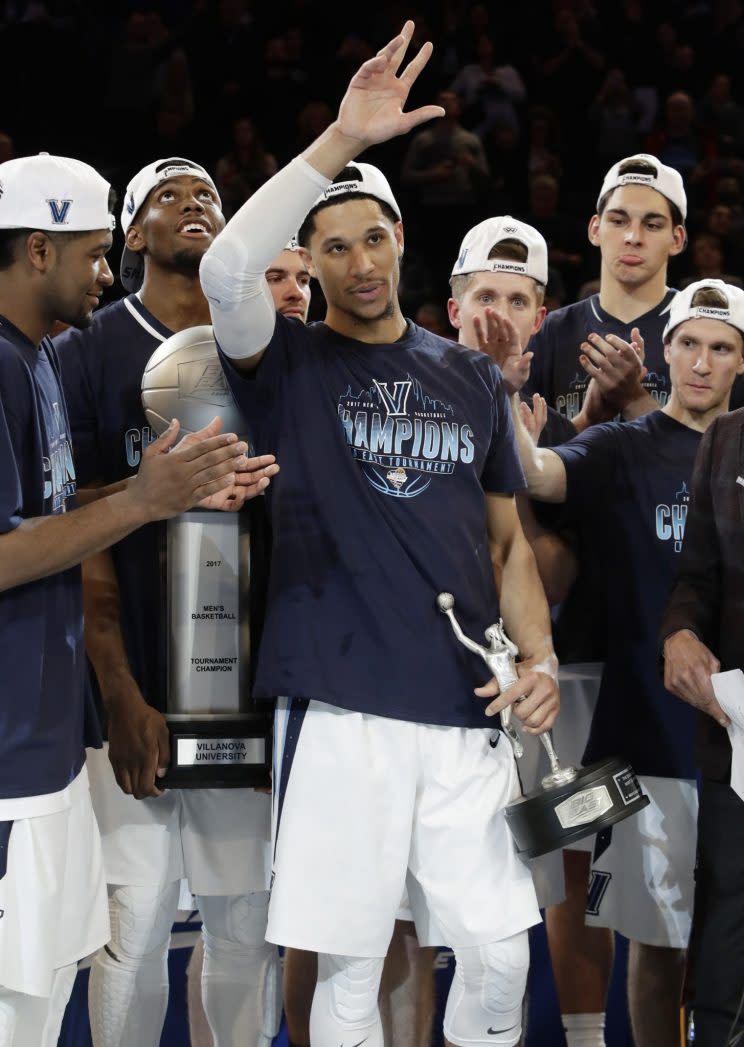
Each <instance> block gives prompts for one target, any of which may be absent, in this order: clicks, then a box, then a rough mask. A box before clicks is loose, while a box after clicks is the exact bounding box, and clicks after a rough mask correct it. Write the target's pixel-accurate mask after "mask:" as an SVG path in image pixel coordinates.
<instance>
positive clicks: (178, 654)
mask: <svg viewBox="0 0 744 1047" xmlns="http://www.w3.org/2000/svg"><path fill="white" fill-rule="evenodd" d="M142 403H143V406H144V409H145V414H146V415H147V418H148V421H149V422H150V424H151V425H152V427H153V429H155V430H156V431H157V432H162V431H163V429H164V428H166V427H167V425H168V423H169V421H170V418H172V417H176V418H178V419H179V421H180V422H181V426H182V429H183V430H184V431H185V432H195V431H196V430H198V429H200V428H202V427H203V426H204V425H206V424H207V423H208V422H209V421H211V419H212V418H213V417H214V416H215V415H216V414H218V415H219V416H220V417H221V418H222V423H223V430H224V429H232V430H234V431H238V432H239V431H240V430H241V429H243V428H244V427H245V422H244V419H243V418H242V416H241V415H240V412H239V411H238V409H237V407H236V406H235V404H234V402H233V399H232V395H231V393H230V391H229V389H228V388H227V385H226V383H225V379H224V376H223V374H222V369H221V368H220V367H219V361H218V359H217V354H216V348H215V343H214V338H213V336H212V329H211V327H208V326H203V327H194V328H191V329H189V330H186V331H181V332H180V333H178V334H175V335H173V336H172V337H171V338H168V339H166V341H164V342H163V344H162V345H161V346H160V347H159V348H158V349H157V351H156V352H155V353H154V354H153V355H152V357H151V358H150V360H149V361H148V364H147V367H146V369H145V373H144V376H143V379H142ZM248 519H249V517H248V513H247V511H245V510H242V511H241V512H238V513H227V512H220V511H215V510H210V509H192V510H190V511H189V512H186V513H182V514H181V515H180V516H178V517H176V518H175V519H173V520H169V521H168V524H167V542H166V547H167V571H166V574H167V618H168V628H167V630H166V632H167V635H168V652H167V667H168V671H167V685H166V686H167V702H166V705H167V713H166V719H167V720H168V726H169V729H170V733H171V763H170V767H169V769H168V773H167V775H166V777H165V778H164V779H163V782H164V784H165V785H169V786H172V787H180V788H183V787H198V788H204V787H208V786H216V785H220V786H227V785H234V786H246V785H268V784H269V767H270V744H269V736H270V732H271V720H270V717H269V716H268V714H264V713H259V712H256V710H255V709H254V707H253V703H252V701H251V699H250V679H249V672H250V632H249V626H248V596H249V576H250V528H249V523H248Z"/></svg>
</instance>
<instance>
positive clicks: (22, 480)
mask: <svg viewBox="0 0 744 1047" xmlns="http://www.w3.org/2000/svg"><path fill="white" fill-rule="evenodd" d="M69 434H70V427H69V422H68V419H67V412H66V410H65V401H64V397H63V395H62V389H61V387H60V383H59V380H58V369H57V359H56V355H55V352H54V348H53V347H52V344H51V342H50V341H49V340H48V339H44V340H43V341H42V343H41V345H39V346H38V347H37V346H35V345H33V344H32V343H31V342H30V341H29V340H28V339H27V338H26V336H25V335H23V334H22V333H21V332H20V331H19V330H18V329H17V328H16V327H14V326H13V325H12V324H11V323H10V322H9V321H8V320H6V319H5V318H4V317H0V477H2V481H1V482H0V498H1V499H2V502H1V503H0V533H2V534H8V533H9V532H11V531H13V530H14V529H15V528H16V527H18V526H19V525H20V524H21V523H22V521H23V520H28V519H32V518H35V517H41V516H52V515H57V514H59V513H64V512H67V511H68V510H69V509H72V508H73V506H74V495H75V469H74V466H73V459H72V449H71V446H70V436H69ZM0 635H2V644H1V645H0V689H1V690H0V694H1V695H2V698H1V700H0V799H13V798H17V797H24V796H41V795H43V794H45V793H55V792H59V791H60V790H62V789H64V788H66V787H67V786H68V785H69V784H70V782H71V781H73V779H74V778H75V777H76V775H77V774H78V773H79V772H80V770H81V768H82V766H83V763H84V761H85V745H86V744H87V745H100V733H99V731H98V729H97V721H96V717H95V711H94V709H93V707H92V705H91V698H90V690H89V687H88V679H87V664H86V659H85V646H84V640H83V605H82V592H81V583H80V568H79V567H73V568H70V569H68V570H66V571H60V572H58V573H57V574H52V575H49V576H48V577H46V578H40V579H38V580H37V581H34V582H27V583H26V584H24V585H18V586H15V587H14V588H12V589H7V590H5V591H4V592H2V593H0Z"/></svg>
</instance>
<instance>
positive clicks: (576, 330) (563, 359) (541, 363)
mask: <svg viewBox="0 0 744 1047" xmlns="http://www.w3.org/2000/svg"><path fill="white" fill-rule="evenodd" d="M675 294H676V291H671V290H670V291H667V293H666V295H665V296H664V298H663V299H662V301H661V302H660V303H659V305H657V306H655V307H654V308H653V309H650V310H649V311H648V312H647V313H644V315H643V316H639V317H638V318H637V319H635V320H633V321H632V322H631V323H625V322H624V321H623V320H618V319H617V317H615V316H611V315H610V314H609V313H607V312H605V310H604V309H603V308H602V306H601V305H600V304H599V295H598V294H593V295H591V297H589V298H584V299H582V300H581V301H579V302H574V303H572V304H571V305H566V306H563V308H562V309H554V310H553V312H551V313H548V315H547V316H546V317H545V322H544V323H543V325H542V327H541V328H540V330H539V331H538V332H537V334H533V336H532V338H531V339H530V342H529V346H528V348H529V349H530V350H532V351H533V352H534V354H535V355H534V357H533V360H532V367H531V370H530V380H529V382H528V390H529V391H530V392H535V393H540V395H541V396H544V397H545V399H546V400H547V402H548V404H549V405H550V406H551V407H554V408H555V409H556V411H558V412H559V413H560V414H563V415H565V416H566V418H569V419H570V418H574V417H575V416H576V415H577V414H578V413H579V411H580V410H581V406H582V404H583V403H584V397H585V395H586V387H587V385H588V384H589V376H588V375H587V373H586V371H585V370H584V368H583V367H582V366H581V364H580V363H579V354H580V352H581V343H582V342H585V341H586V338H587V335H589V334H598V335H600V337H602V338H606V337H607V335H608V334H614V335H617V336H618V337H620V338H623V339H624V340H625V341H626V342H627V341H630V332H631V331H632V329H633V328H634V327H637V328H638V329H639V331H640V332H641V335H642V337H643V340H644V344H645V364H646V367H647V368H648V374H647V375H646V377H645V378H644V379H643V385H644V388H645V389H646V390H647V391H648V392H649V393H650V394H651V395H652V396H653V397H654V399H655V400H657V401H658V403H659V407H663V406H664V404H665V403H666V402H667V400H668V399H669V393H670V390H671V387H670V384H669V367H668V366H667V363H666V361H665V360H664V346H663V342H662V334H663V332H664V328H665V326H666V323H667V320H668V319H669V314H668V313H667V312H666V309H667V308H668V306H669V303H670V302H671V300H672V298H673V297H674V295H675Z"/></svg>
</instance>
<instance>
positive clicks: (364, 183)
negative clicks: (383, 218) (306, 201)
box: [310, 164, 400, 219]
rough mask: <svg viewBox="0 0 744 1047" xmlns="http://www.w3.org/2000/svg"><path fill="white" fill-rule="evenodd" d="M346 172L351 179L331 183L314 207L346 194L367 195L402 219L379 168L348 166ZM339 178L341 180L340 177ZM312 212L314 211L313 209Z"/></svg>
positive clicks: (367, 165)
mask: <svg viewBox="0 0 744 1047" xmlns="http://www.w3.org/2000/svg"><path fill="white" fill-rule="evenodd" d="M344 171H348V172H349V177H348V178H347V179H343V180H342V181H339V182H331V184H330V185H329V186H328V187H327V188H326V189H324V190H323V192H322V193H321V194H320V196H319V197H318V199H317V200H316V201H315V203H314V204H313V207H317V206H318V204H323V203H326V202H327V201H329V200H333V199H334V197H336V196H343V195H344V194H345V193H366V194H367V195H368V196H374V198H375V199H376V200H382V201H383V202H384V203H386V204H387V205H388V207H391V208H392V209H393V211H394V212H395V214H396V216H397V217H398V219H400V208H399V207H398V204H397V202H396V199H395V197H394V196H393V190H392V189H391V188H390V183H389V182H388V180H387V178H386V177H385V175H384V174H383V173H382V171H381V170H380V169H379V168H378V167H373V166H372V164H347V165H346V167H345V168H344ZM359 175H361V178H360V177H359ZM338 177H339V178H340V175H339V176H338ZM310 210H311V211H312V207H311V208H310Z"/></svg>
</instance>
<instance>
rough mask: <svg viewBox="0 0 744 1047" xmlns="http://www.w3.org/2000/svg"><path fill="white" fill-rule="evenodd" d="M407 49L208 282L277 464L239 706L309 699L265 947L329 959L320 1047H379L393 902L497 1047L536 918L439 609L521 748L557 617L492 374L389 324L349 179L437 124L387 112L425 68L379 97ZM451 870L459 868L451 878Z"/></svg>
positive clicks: (382, 236)
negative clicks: (280, 313) (285, 314)
mask: <svg viewBox="0 0 744 1047" xmlns="http://www.w3.org/2000/svg"><path fill="white" fill-rule="evenodd" d="M413 28H414V27H413V23H411V22H408V23H406V25H405V27H404V30H403V33H402V34H401V36H399V37H397V38H396V39H395V40H393V41H391V43H390V44H389V45H387V47H385V48H383V49H382V51H381V52H380V53H379V55H378V56H377V57H376V58H374V59H372V60H370V61H369V62H367V63H365V65H364V66H363V67H362V69H361V70H360V71H359V73H358V74H357V75H356V76H355V77H354V78H353V80H352V82H351V84H350V86H349V89H348V91H347V94H346V96H345V97H344V100H343V102H342V104H341V109H340V112H339V117H338V120H337V121H336V122H335V123H334V124H333V125H331V128H330V129H329V130H328V132H326V133H325V134H324V135H323V136H322V137H321V138H320V139H319V140H318V141H317V142H316V143H314V144H313V145H312V146H311V147H310V148H309V149H308V151H307V153H306V155H305V157H304V158H299V157H298V158H297V159H296V160H295V161H293V162H292V163H291V164H290V165H289V166H288V167H287V168H286V169H285V170H283V171H282V172H280V173H279V174H278V175H276V176H275V177H274V178H273V179H272V180H271V181H270V182H268V183H266V185H265V186H263V187H262V188H261V189H260V190H259V191H258V193H257V194H256V195H255V196H254V197H252V198H251V200H250V201H248V203H247V204H245V205H244V206H243V208H241V211H240V212H238V214H237V215H236V216H235V217H234V218H233V219H232V220H231V221H230V223H229V224H228V226H227V227H226V229H225V231H224V232H223V233H222V234H221V236H220V237H219V238H218V240H217V241H216V242H215V244H214V245H213V246H212V248H210V250H209V251H208V252H207V255H206V256H205V258H204V261H203V262H202V267H201V274H202V284H203V286H204V289H205V293H206V294H207V297H208V298H209V300H210V305H211V307H212V319H213V323H214V326H215V335H216V337H217V340H218V343H219V346H220V349H221V350H222V351H223V354H224V358H225V367H226V372H227V374H228V377H229V380H230V383H231V386H232V388H233V390H234V392H235V394H236V397H237V398H238V399H239V402H241V403H244V404H245V405H246V409H247V410H250V411H253V412H254V413H253V418H254V419H255V427H254V431H255V435H256V441H257V445H258V447H259V448H261V447H263V446H264V441H271V442H272V443H273V444H275V447H276V451H277V453H278V454H282V453H283V454H285V455H286V456H287V460H288V468H287V467H285V466H284V463H283V470H284V469H285V468H286V471H283V472H282V473H281V474H280V484H279V486H278V487H277V489H276V490H275V491H274V492H273V497H271V499H270V503H269V508H270V513H271V520H272V528H273V536H274V549H273V557H272V571H271V579H270V588H269V606H268V610H267V621H266V626H265V630H264V635H263V639H262V646H261V652H260V655H259V666H258V676H257V684H256V686H257V689H258V691H259V693H262V694H266V695H267V696H268V695H276V694H280V695H281V694H287V693H289V694H293V695H296V696H301V697H302V698H303V699H304V700H303V701H301V702H293V703H292V704H291V706H289V707H285V705H284V703H282V705H281V707H280V711H279V714H278V716H277V737H276V742H277V748H278V755H279V756H280V760H279V761H278V764H277V768H276V772H275V779H274V785H275V789H276V790H277V805H278V816H279V826H278V835H277V839H276V855H275V866H274V884H273V889H272V900H271V906H270V915H269V930H268V936H269V938H271V939H272V940H277V941H279V942H283V943H285V944H289V945H293V946H300V947H304V948H316V949H317V951H318V952H319V954H320V956H319V980H318V985H317V987H316V992H315V997H314V1000H313V1008H312V1015H311V1028H310V1032H311V1042H312V1043H313V1044H316V1045H321V1044H323V1045H325V1044H328V1043H335V1044H338V1043H341V1044H343V1045H345V1047H352V1044H355V1043H359V1042H360V1041H362V1040H364V1042H365V1043H368V1044H369V1047H380V1045H381V1044H382V1035H381V1028H380V1021H379V1015H378V1013H377V993H378V986H379V977H380V971H381V967H382V959H381V957H382V956H383V955H384V953H385V949H386V947H387V942H388V940H389V937H390V932H391V930H392V926H393V921H394V917H395V910H396V907H397V905H398V902H399V900H400V893H401V889H402V886H403V883H404V881H405V880H406V879H407V880H408V883H409V895H411V901H412V907H413V908H414V914H416V913H417V910H418V913H419V914H421V915H423V914H422V913H421V906H420V905H419V904H418V903H419V902H420V901H422V900H425V902H426V905H427V909H428V910H429V912H430V913H431V915H432V916H433V918H434V920H435V921H436V922H437V923H438V924H439V925H440V928H441V929H442V930H443V932H444V934H445V935H446V939H447V940H448V941H449V942H450V943H451V944H452V945H453V946H454V948H455V952H456V955H457V970H456V974H455V983H454V988H453V991H452V992H451V994H450V998H449V1003H448V1008H447V1014H446V1016H445V1032H446V1036H447V1039H448V1041H449V1042H450V1043H453V1044H471V1043H484V1044H485V1043H500V1044H503V1045H507V1044H511V1045H513V1044H516V1042H517V1041H518V1039H519V1036H520V1031H521V1028H520V1026H521V1015H520V1007H521V997H522V995H523V990H524V982H525V977H526V966H527V959H528V955H527V939H526V933H525V931H526V928H527V927H528V926H529V925H530V924H531V923H532V922H534V921H535V920H536V919H537V907H536V902H535V897H534V889H533V888H532V884H531V880H530V878H529V873H528V871H527V869H526V868H525V867H524V866H523V865H522V863H521V862H520V861H519V860H518V858H517V857H516V854H515V851H514V845H513V842H512V841H511V840H510V838H509V836H508V833H507V832H505V831H504V830H505V824H504V819H503V805H504V804H505V803H506V802H508V799H509V798H510V797H511V796H513V795H514V790H515V789H516V787H517V782H516V769H515V765H514V759H513V754H512V751H511V748H510V746H509V745H508V743H504V742H503V740H502V741H501V743H499V737H500V736H499V735H498V733H497V734H496V735H495V736H493V743H494V747H493V748H492V746H491V738H492V733H491V731H490V730H489V729H488V728H487V727H484V726H476V725H483V724H485V723H487V722H488V721H486V720H485V719H484V717H483V706H484V705H485V704H486V703H485V702H482V704H480V703H479V702H478V700H477V698H481V699H483V698H487V699H494V698H496V695H497V694H498V684H497V682H496V681H495V680H494V681H491V682H490V683H488V684H486V685H485V686H483V687H480V688H477V689H476V691H475V694H476V696H477V697H474V696H473V683H474V682H476V681H477V680H478V679H479V678H481V679H482V675H483V674H482V667H481V666H479V665H478V663H477V659H476V658H475V657H474V656H471V655H470V654H468V653H467V652H465V651H464V650H460V649H458V645H457V643H456V642H454V640H453V637H452V635H451V632H449V631H448V629H447V624H448V623H446V622H445V621H444V620H443V618H442V616H441V615H439V614H438V612H437V609H436V597H437V594H438V592H440V591H441V590H442V589H444V588H448V587H449V588H451V591H452V592H453V593H454V594H455V597H456V606H457V608H458V611H459V612H460V614H461V620H462V621H463V624H464V627H465V628H466V631H468V632H472V633H474V634H476V635H482V634H483V631H484V629H485V628H486V627H487V626H488V624H490V622H491V621H493V620H494V615H496V614H498V613H501V614H503V616H504V620H505V621H506V625H507V628H508V629H509V630H510V632H511V633H512V634H513V637H514V639H515V641H516V642H517V644H518V645H519V646H520V648H521V651H522V656H523V659H524V660H523V662H522V663H521V673H522V675H521V676H520V680H519V684H518V685H514V686H513V687H511V688H509V689H507V690H506V691H505V692H504V693H503V694H502V695H500V696H499V697H498V698H496V700H495V701H490V704H489V705H488V706H487V709H486V711H487V712H488V713H490V714H495V713H496V712H498V711H500V709H501V708H502V707H504V706H505V705H506V704H510V703H513V702H514V701H515V700H516V699H517V698H519V697H521V696H522V695H524V696H525V700H524V702H522V703H521V704H520V705H519V706H516V707H515V709H516V712H517V714H518V715H519V718H520V719H522V721H523V722H524V723H525V724H526V725H527V729H528V730H531V731H535V732H539V731H541V730H544V729H545V728H547V727H548V726H549V725H550V724H552V722H553V719H554V717H555V713H556V711H557V690H556V687H555V682H554V679H553V676H552V672H554V661H553V656H552V644H551V642H550V626H549V616H548V612H547V604H546V602H545V599H544V595H543V593H542V590H541V587H540V585H539V581H538V577H537V573H536V569H535V564H534V559H533V557H532V554H531V552H530V550H529V546H528V544H527V542H526V540H525V539H524V536H523V535H522V534H521V531H520V529H519V524H518V517H517V514H516V508H515V505H514V500H513V494H514V492H515V490H518V489H519V488H520V486H521V483H522V480H521V476H520V471H519V468H518V466H517V462H516V460H515V455H514V447H513V433H512V427H511V424H510V422H509V418H508V414H507V413H506V412H505V407H506V405H507V402H508V401H507V398H506V395H505V393H504V390H503V386H502V382H501V378H500V374H499V372H498V370H497V369H496V368H495V367H494V365H493V364H492V363H491V362H490V361H489V360H488V359H487V358H486V357H485V356H484V355H483V354H478V353H473V352H471V351H469V350H465V349H463V348H461V347H459V346H455V345H453V344H452V343H451V342H449V341H446V340H443V339H441V338H439V337H437V336H434V335H430V334H429V333H428V332H425V331H422V330H421V329H419V328H417V327H416V326H415V325H413V324H411V323H409V322H406V321H405V320H404V318H403V316H402V315H401V313H400V307H399V304H398V299H397V283H398V272H399V267H398V260H399V256H400V252H401V251H402V248H403V228H402V224H401V222H400V211H399V210H398V207H397V203H396V202H395V200H394V197H393V195H392V192H391V191H390V187H389V185H388V184H387V182H386V180H385V179H384V177H383V176H382V175H381V173H380V172H379V171H377V170H376V169H374V168H370V167H369V165H364V164H362V165H358V164H357V165H350V166H349V167H346V168H345V167H344V165H345V164H346V163H348V161H350V160H351V159H352V158H353V157H354V156H355V155H356V153H357V152H358V151H360V150H362V149H364V148H365V147H366V146H367V145H370V144H372V143H373V142H375V141H384V140H387V139H388V138H390V137H392V136H394V135H396V134H399V133H402V132H404V131H406V130H408V129H410V128H411V127H413V126H415V125H416V124H417V123H419V122H421V121H423V120H426V119H430V118H431V117H433V116H438V115H441V110H440V109H438V108H437V107H432V106H426V107H423V108H422V109H419V110H417V111H416V112H414V113H411V114H407V115H403V114H402V113H401V107H402V104H403V103H404V102H405V99H406V97H407V94H408V91H409V89H410V86H411V84H412V83H413V81H414V80H415V78H416V76H417V75H418V72H419V71H420V69H421V68H422V67H423V65H424V64H425V62H426V60H427V58H428V54H429V52H430V45H428V44H427V45H425V47H424V48H423V49H422V51H421V52H420V53H419V55H418V56H417V57H416V58H414V59H413V61H412V63H411V64H410V66H409V67H408V69H407V70H406V71H404V72H403V73H402V75H401V76H400V78H398V77H396V75H395V74H396V72H397V70H398V68H399V66H400V64H401V62H402V60H403V57H404V53H405V50H406V48H407V46H408V43H409V41H410V38H411V35H412V33H413ZM336 175H338V177H337V179H336V181H335V182H331V180H332V179H333V178H334V176H336ZM308 212H309V214H308ZM303 216H306V217H305V219H304V221H303ZM298 222H300V223H301V224H300V230H299V233H298V239H299V241H300V243H301V244H302V245H303V246H304V247H305V248H306V249H307V250H308V254H309V257H310V259H311V261H312V264H313V266H314V268H315V271H316V273H317V275H318V278H319V280H320V283H321V287H322V289H323V292H324V295H325V298H326V302H327V305H328V311H327V315H326V321H325V323H323V324H316V325H311V326H309V327H307V328H303V327H301V326H300V325H298V324H297V323H295V322H293V321H291V320H285V319H283V318H282V317H279V318H275V317H274V315H273V311H272V310H271V308H270V303H269V301H268V300H267V295H266V289H265V287H263V286H262V281H261V273H262V271H263V268H264V266H265V264H266V260H267V259H268V258H269V257H271V254H272V253H273V251H274V250H275V246H276V244H277V243H281V242H283V240H284V239H286V236H287V234H288V233H289V231H290V230H291V228H292V226H293V225H294V224H296V223H298ZM231 361H235V362H234V364H233V363H232V362H231ZM494 574H495V575H496V576H497V578H498V582H499V588H500V593H497V587H496V584H495V581H496V579H495V578H494ZM499 597H500V608H499ZM481 790H483V791H481ZM435 812H438V813H435ZM319 840H322V846H319V843H318V841H319ZM455 852H456V853H458V861H457V863H452V862H450V861H448V860H447V859H446V858H444V855H445V854H451V853H455ZM443 858H444V861H443V862H442V859H443ZM407 874H408V876H407ZM412 892H413V893H412ZM417 924H419V919H418V916H417ZM419 927H420V937H421V940H422V942H423V943H424V944H428V936H427V934H426V931H425V928H424V927H423V925H422V924H419ZM506 969H508V970H509V971H511V972H514V974H513V976H511V975H510V977H509V978H508V979H506V978H505V977H504V971H505V970H506ZM342 986H343V990H342ZM341 991H343V995H344V1004H343V1006H342V1007H341V1006H339V1005H338V994H339V992H341Z"/></svg>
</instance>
